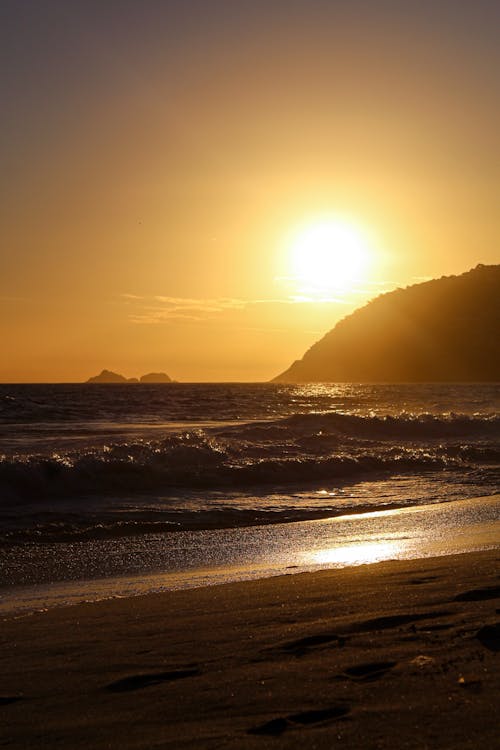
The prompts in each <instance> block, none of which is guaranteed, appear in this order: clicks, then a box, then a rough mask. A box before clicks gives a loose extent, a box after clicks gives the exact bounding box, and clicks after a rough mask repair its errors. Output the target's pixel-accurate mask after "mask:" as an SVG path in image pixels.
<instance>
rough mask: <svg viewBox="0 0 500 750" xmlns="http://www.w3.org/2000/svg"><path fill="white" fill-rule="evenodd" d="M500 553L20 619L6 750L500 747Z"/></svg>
mask: <svg viewBox="0 0 500 750" xmlns="http://www.w3.org/2000/svg"><path fill="white" fill-rule="evenodd" d="M499 560H500V550H493V551H489V552H488V551H487V552H479V553H470V554H464V555H456V556H449V557H439V558H428V559H419V560H413V561H407V560H404V561H397V562H383V563H378V564H373V565H365V566H361V567H356V568H345V569H342V570H332V571H323V572H319V573H314V574H312V573H305V574H300V575H290V576H282V577H279V578H271V579H266V580H260V581H253V582H249V583H238V584H228V585H224V586H215V587H211V588H204V589H197V590H189V591H178V592H172V593H166V594H155V595H149V596H142V597H135V598H131V599H123V600H114V601H105V602H100V603H94V604H83V605H78V606H74V607H68V608H62V609H55V610H51V611H49V612H46V613H40V614H35V615H32V616H25V617H21V618H18V619H6V620H3V621H1V622H0V628H1V631H0V632H1V664H0V669H1V678H0V679H1V684H0V746H1V747H4V746H5V747H8V748H28V747H30V748H39V747H40V748H41V747H43V748H72V749H73V748H75V749H76V748H87V749H88V748H92V749H93V748H195V747H196V748H252V749H253V748H256V749H260V748H278V747H279V748H282V747H285V748H300V750H304V749H305V748H332V747H338V748H356V749H357V750H359V749H361V748H397V749H398V750H399V749H400V748H401V749H402V748H419V750H423V749H424V748H428V749H429V750H431V749H432V750H434V749H436V748H450V749H451V748H453V750H458V749H459V748H470V749H472V748H474V749H476V748H485V749H487V750H492V749H493V748H499V747H500V733H499V727H498V710H499V708H500V680H499V676H498V666H499V661H500V653H499V650H500V609H499V608H500V575H499Z"/></svg>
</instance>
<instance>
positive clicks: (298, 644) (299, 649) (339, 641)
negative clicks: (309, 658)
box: [279, 633, 345, 657]
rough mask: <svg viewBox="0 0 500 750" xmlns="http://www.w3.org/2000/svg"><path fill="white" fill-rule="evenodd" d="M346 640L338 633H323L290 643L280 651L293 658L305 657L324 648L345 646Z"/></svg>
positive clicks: (284, 645)
mask: <svg viewBox="0 0 500 750" xmlns="http://www.w3.org/2000/svg"><path fill="white" fill-rule="evenodd" d="M344 643H345V638H342V636H339V635H337V634H336V633H322V634H319V635H309V636H306V637H305V638H299V639H298V640H296V641H290V643H285V644H283V645H282V646H281V647H280V649H279V650H280V651H281V652H283V653H286V654H291V655H292V656H297V657H300V656H305V655H306V654H308V653H310V652H311V651H315V650H317V649H319V648H321V647H322V646H329V645H333V644H334V645H336V646H340V647H341V646H343V645H344Z"/></svg>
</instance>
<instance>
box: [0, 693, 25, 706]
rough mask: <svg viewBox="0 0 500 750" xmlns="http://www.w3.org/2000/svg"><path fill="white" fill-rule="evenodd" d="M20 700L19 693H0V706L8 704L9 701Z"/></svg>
mask: <svg viewBox="0 0 500 750" xmlns="http://www.w3.org/2000/svg"><path fill="white" fill-rule="evenodd" d="M18 701H22V696H20V695H0V706H9V705H10V704H11V703H17V702H18Z"/></svg>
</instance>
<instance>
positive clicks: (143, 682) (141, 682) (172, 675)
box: [106, 669, 201, 693]
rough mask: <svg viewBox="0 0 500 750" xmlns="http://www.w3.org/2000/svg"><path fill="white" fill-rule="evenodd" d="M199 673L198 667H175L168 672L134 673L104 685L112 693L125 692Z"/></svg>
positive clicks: (194, 675)
mask: <svg viewBox="0 0 500 750" xmlns="http://www.w3.org/2000/svg"><path fill="white" fill-rule="evenodd" d="M199 674H201V673H200V670H199V669H175V670H172V671H170V672H152V673H150V674H134V675H130V676H129V677H124V678H123V679H121V680H117V681H116V682H111V683H110V684H109V685H107V686H106V690H109V691H110V692H112V693H126V692H128V691H131V690H141V689H142V688H147V687H151V686H152V685H159V684H160V683H162V682H173V681H174V680H182V679H184V678H185V677H196V676H197V675H199Z"/></svg>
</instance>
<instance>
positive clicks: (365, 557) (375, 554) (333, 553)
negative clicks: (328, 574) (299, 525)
mask: <svg viewBox="0 0 500 750" xmlns="http://www.w3.org/2000/svg"><path fill="white" fill-rule="evenodd" d="M402 548H403V545H402V543H401V542H369V543H365V544H350V545H346V546H340V547H331V548H330V549H323V550H321V551H320V552H315V553H314V555H312V557H311V562H312V563H316V564H319V565H331V564H335V563H337V564H339V563H340V564H343V565H363V564H365V563H373V562H379V561H381V560H389V559H390V558H394V557H397V556H398V554H399V553H401V551H402Z"/></svg>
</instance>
